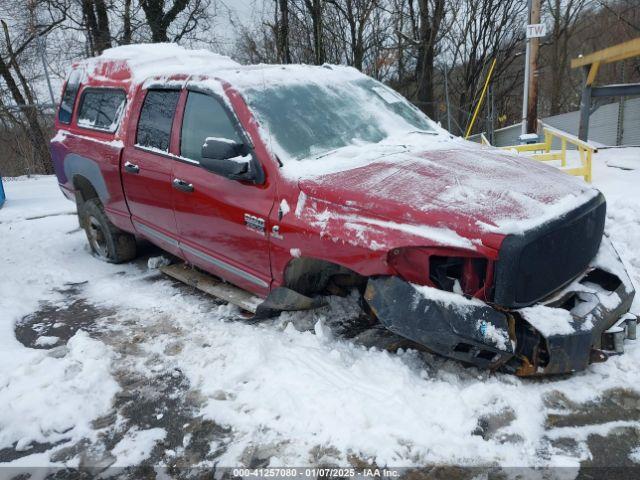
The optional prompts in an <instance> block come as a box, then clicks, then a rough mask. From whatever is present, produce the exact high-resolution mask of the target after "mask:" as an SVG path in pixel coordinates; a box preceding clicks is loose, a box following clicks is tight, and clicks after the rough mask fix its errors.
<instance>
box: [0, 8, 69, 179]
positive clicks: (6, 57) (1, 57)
mask: <svg viewBox="0 0 640 480" xmlns="http://www.w3.org/2000/svg"><path fill="white" fill-rule="evenodd" d="M39 6H40V3H39V2H36V1H31V2H29V4H28V6H27V7H28V8H27V9H26V11H23V12H13V13H14V18H15V17H17V16H19V15H20V14H22V16H23V18H25V19H26V22H20V21H16V22H14V23H13V26H14V27H15V30H16V32H15V33H14V34H13V35H12V34H11V31H10V26H9V23H8V22H7V21H5V20H4V19H1V20H0V23H1V24H2V44H1V45H2V49H1V50H0V78H1V79H2V80H3V82H4V84H5V85H6V94H5V95H2V96H0V102H1V103H2V112H4V114H5V115H4V119H5V121H8V122H10V123H11V125H12V126H13V127H14V128H17V129H18V130H20V131H22V132H24V134H25V135H26V136H27V138H29V140H30V142H31V145H32V148H33V150H32V152H33V159H32V162H31V163H32V164H34V165H36V167H37V170H38V171H39V172H42V173H51V172H52V166H51V162H50V160H49V149H48V142H47V136H46V135H45V127H44V126H43V121H42V117H41V116H40V111H39V109H38V105H37V102H36V96H35V93H34V91H33V88H32V86H31V85H30V82H29V81H28V79H27V77H26V75H25V73H24V71H23V66H24V65H25V62H26V57H27V56H28V55H30V54H33V51H32V50H31V49H30V47H31V46H32V45H33V43H34V42H35V41H36V40H38V37H39V36H43V35H46V34H47V33H49V32H51V31H53V30H54V29H56V28H59V27H60V26H61V25H62V24H63V22H64V21H65V20H66V17H67V9H68V5H66V4H64V3H60V4H56V5H55V6H54V8H53V9H48V10H47V11H48V14H49V17H48V18H46V20H41V21H40V20H39V17H38V15H37V8H38V7H39ZM49 7H50V5H49ZM3 90H4V89H3ZM3 93H4V92H3ZM8 102H10V103H8Z"/></svg>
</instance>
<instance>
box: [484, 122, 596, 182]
mask: <svg viewBox="0 0 640 480" xmlns="http://www.w3.org/2000/svg"><path fill="white" fill-rule="evenodd" d="M542 131H543V132H544V142H539V143H529V144H524V145H512V146H508V147H500V148H501V149H503V150H515V151H517V152H518V153H524V152H538V153H532V154H531V155H530V156H531V157H532V158H535V159H536V160H540V161H542V162H550V161H554V160H555V161H558V160H559V161H560V169H561V170H562V171H564V172H566V173H568V174H569V175H575V176H578V177H584V180H585V181H586V182H588V183H591V179H592V177H591V163H592V161H593V154H594V153H597V152H598V149H597V148H596V147H594V146H593V145H591V144H589V143H587V142H585V141H582V140H580V139H579V138H577V137H574V136H573V135H569V134H568V133H565V132H563V131H561V130H556V129H555V128H553V127H549V126H547V125H543V127H542ZM554 139H558V140H559V141H560V151H557V152H552V151H551V147H552V145H553V141H554ZM483 143H484V142H483ZM567 145H573V146H575V147H576V150H577V151H578V155H579V157H580V166H579V167H573V166H572V167H570V168H568V167H567Z"/></svg>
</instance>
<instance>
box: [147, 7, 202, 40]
mask: <svg viewBox="0 0 640 480" xmlns="http://www.w3.org/2000/svg"><path fill="white" fill-rule="evenodd" d="M189 1H190V0H174V1H173V5H172V6H171V8H170V9H169V10H168V11H167V12H166V13H165V12H164V3H165V2H164V0H140V6H141V7H142V10H144V15H145V17H146V18H147V25H149V29H150V30H151V41H152V42H153V43H158V42H168V41H169V37H168V35H167V30H168V29H169V26H170V25H171V23H172V22H173V21H174V20H175V19H176V17H177V16H178V14H179V13H180V12H182V11H183V10H184V9H185V8H187V5H188V4H189Z"/></svg>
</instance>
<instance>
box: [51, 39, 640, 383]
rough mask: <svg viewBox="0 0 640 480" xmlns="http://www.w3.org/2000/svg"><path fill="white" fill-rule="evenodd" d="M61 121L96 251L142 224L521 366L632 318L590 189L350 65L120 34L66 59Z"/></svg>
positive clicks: (442, 345) (128, 237) (180, 245)
mask: <svg viewBox="0 0 640 480" xmlns="http://www.w3.org/2000/svg"><path fill="white" fill-rule="evenodd" d="M56 130H57V132H56V135H55V137H54V138H53V139H52V141H51V155H52V160H53V163H54V166H55V171H56V174H57V177H58V179H59V183H60V187H61V188H62V191H63V192H64V194H65V195H66V196H67V197H68V198H70V199H72V200H74V201H75V202H76V203H77V207H78V215H79V218H80V224H81V225H82V227H84V229H85V230H86V232H87V238H88V240H89V244H90V246H91V250H92V252H93V253H94V255H95V256H97V257H99V258H101V259H103V260H106V261H109V262H124V261H127V260H130V259H132V258H134V257H135V255H136V238H137V237H142V238H145V239H147V240H148V241H151V242H153V243H154V244H156V245H158V246H160V247H161V248H162V249H164V250H166V251H167V252H170V253H171V254H173V255H175V256H177V257H180V258H182V259H183V260H184V261H185V262H187V263H188V264H190V265H193V266H195V267H197V268H198V269H201V270H204V271H206V272H208V273H210V274H213V275H215V276H217V277H220V278H222V279H224V280H226V281H227V282H229V283H232V284H234V285H236V286H238V287H240V288H242V289H245V290H248V291H249V292H252V293H253V294H256V295H258V296H260V297H262V298H264V299H265V300H264V303H263V305H262V306H263V309H262V311H263V312H269V313H274V312H277V311H278V310H282V309H284V308H288V309H291V308H296V306H299V307H300V308H305V306H307V307H308V306H309V305H313V304H314V303H313V301H311V300H312V299H313V298H317V297H320V296H322V295H326V294H327V293H328V292H333V293H335V292H346V291H349V290H354V289H355V290H356V291H358V292H359V293H360V295H361V298H362V306H363V309H364V310H365V311H366V312H368V313H369V314H370V315H372V316H374V317H375V318H377V319H378V320H379V321H380V322H381V323H382V324H383V325H384V326H386V327H387V328H389V329H390V330H391V331H393V332H395V333H397V334H399V335H401V336H404V337H406V338H408V339H410V340H412V341H414V342H416V343H418V344H421V345H423V346H424V347H425V348H427V349H429V350H431V351H433V352H436V353H439V354H441V355H444V356H447V357H450V358H454V359H457V360H460V361H462V362H465V363H467V364H473V365H476V366H478V367H483V368H490V369H500V370H502V371H506V372H512V373H515V374H518V375H539V374H552V373H563V372H572V371H577V370H581V369H584V368H586V367H587V366H588V365H589V363H591V362H593V361H602V360H603V359H605V358H606V356H607V352H611V351H614V352H616V351H617V352H620V351H621V350H622V342H623V340H624V339H625V337H627V338H634V337H635V327H636V323H637V318H636V317H635V316H633V315H631V314H629V313H628V312H629V308H630V305H631V302H632V300H633V296H634V290H633V287H632V284H631V282H630V280H629V277H628V276H627V274H626V272H625V269H624V267H623V265H622V263H621V261H620V259H619V258H618V255H617V254H616V252H615V250H614V249H613V247H612V245H611V243H610V241H609V240H608V238H607V237H606V236H603V232H604V224H605V213H606V203H605V199H604V198H603V196H602V194H601V193H599V192H598V191H597V190H596V189H594V188H592V187H591V186H589V185H588V184H586V183H584V182H583V181H582V180H579V179H576V178H574V177H570V176H568V175H566V174H564V173H562V172H560V171H559V170H557V169H555V168H552V167H549V166H545V165H543V164H542V163H540V162H536V161H534V160H530V159H527V158H523V157H518V156H516V155H512V154H510V153H508V152H504V151H500V150H497V149H494V148H487V147H481V146H479V145H477V144H474V143H471V142H467V141H464V140H462V139H459V138H455V137H453V136H452V135H450V134H449V133H448V132H446V131H445V130H443V129H442V128H440V127H439V126H438V125H437V124H435V123H434V122H433V121H431V120H430V119H429V118H428V117H426V116H425V115H424V114H423V113H422V112H421V111H419V110H418V109H417V108H415V107H414V106H413V105H412V104H411V103H409V102H408V101H407V100H405V99H404V98H403V97H401V96H400V95H398V94H397V93H396V92H395V91H393V90H391V89H389V88H388V87H386V86H384V85H383V84H381V83H379V82H377V81H375V80H373V79H371V78H369V77H367V76H365V75H363V74H361V73H360V72H358V71H356V70H355V69H352V68H347V67H340V66H329V65H324V66H303V65H294V66H267V65H259V66H241V65H239V64H237V63H235V62H233V61H232V60H230V59H229V58H227V57H222V56H219V55H216V54H213V53H210V52H207V51H190V50H184V49H182V48H180V47H177V46H175V45H167V44H165V45H147V46H144V45H133V46H126V47H118V48H115V49H111V50H107V51H106V52H105V53H103V54H102V56H100V57H96V58H91V59H88V60H84V61H81V62H78V63H76V64H74V65H73V67H72V70H71V74H70V75H69V78H68V80H67V82H66V83H65V85H64V90H63V94H62V100H61V103H60V106H59V109H58V113H57V118H56ZM285 304H286V305H285Z"/></svg>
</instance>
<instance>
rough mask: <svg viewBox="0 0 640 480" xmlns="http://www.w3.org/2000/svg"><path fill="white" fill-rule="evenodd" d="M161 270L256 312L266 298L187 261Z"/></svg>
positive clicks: (244, 308)
mask: <svg viewBox="0 0 640 480" xmlns="http://www.w3.org/2000/svg"><path fill="white" fill-rule="evenodd" d="M160 271H161V272H162V273H164V274H166V275H169V276H170V277H172V278H175V279H176V280H179V281H180V282H183V283H186V284H187V285H190V286H192V287H195V288H197V289H198V290H200V291H202V292H204V293H208V294H209V295H213V296H214V297H218V298H220V299H222V300H226V301H227V302H229V303H232V304H233V305H236V306H237V307H240V308H241V309H243V310H246V311H248V312H251V313H253V314H255V313H256V310H257V309H258V305H260V304H261V303H262V302H263V301H264V299H263V298H260V297H258V296H256V295H253V294H252V293H249V292H247V291H246V290H242V289H241V288H238V287H235V286H233V285H231V284H229V283H225V282H223V281H222V280H220V279H218V278H216V277H214V276H213V275H208V274H206V273H203V272H201V271H199V270H196V269H195V268H192V267H190V266H188V265H186V264H185V263H175V264H172V265H165V266H163V267H160Z"/></svg>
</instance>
